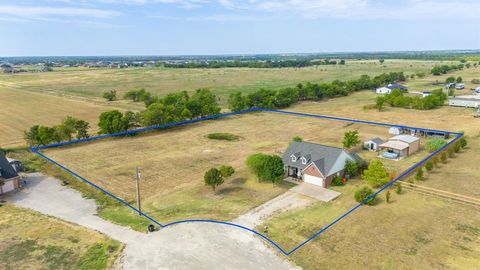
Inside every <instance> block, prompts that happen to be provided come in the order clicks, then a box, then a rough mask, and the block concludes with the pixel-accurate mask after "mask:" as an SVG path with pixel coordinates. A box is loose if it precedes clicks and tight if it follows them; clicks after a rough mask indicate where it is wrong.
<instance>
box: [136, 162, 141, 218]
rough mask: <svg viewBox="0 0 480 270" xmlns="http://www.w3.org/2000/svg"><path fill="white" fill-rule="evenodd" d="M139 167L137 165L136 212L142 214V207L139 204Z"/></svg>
mask: <svg viewBox="0 0 480 270" xmlns="http://www.w3.org/2000/svg"><path fill="white" fill-rule="evenodd" d="M140 176H141V173H140V168H139V167H138V166H137V203H138V214H139V215H140V216H141V215H142V208H141V204H140Z"/></svg>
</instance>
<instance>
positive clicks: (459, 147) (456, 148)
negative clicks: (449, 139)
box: [453, 142, 462, 153]
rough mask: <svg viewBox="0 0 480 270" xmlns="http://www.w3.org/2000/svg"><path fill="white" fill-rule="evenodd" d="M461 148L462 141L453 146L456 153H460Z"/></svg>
mask: <svg viewBox="0 0 480 270" xmlns="http://www.w3.org/2000/svg"><path fill="white" fill-rule="evenodd" d="M460 149H462V145H461V144H460V142H457V143H456V144H455V145H454V146H453V150H454V151H455V153H458V152H460Z"/></svg>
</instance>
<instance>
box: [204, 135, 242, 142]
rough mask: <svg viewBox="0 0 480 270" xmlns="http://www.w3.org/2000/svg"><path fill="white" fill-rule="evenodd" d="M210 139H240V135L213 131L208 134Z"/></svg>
mask: <svg viewBox="0 0 480 270" xmlns="http://www.w3.org/2000/svg"><path fill="white" fill-rule="evenodd" d="M207 138H209V139H210V140H222V141H238V140H239V139H240V136H238V135H235V134H231V133H211V134H208V135H207Z"/></svg>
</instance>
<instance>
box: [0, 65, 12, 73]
mask: <svg viewBox="0 0 480 270" xmlns="http://www.w3.org/2000/svg"><path fill="white" fill-rule="evenodd" d="M0 69H1V70H2V72H3V73H12V72H13V66H12V65H10V64H8V63H3V64H0Z"/></svg>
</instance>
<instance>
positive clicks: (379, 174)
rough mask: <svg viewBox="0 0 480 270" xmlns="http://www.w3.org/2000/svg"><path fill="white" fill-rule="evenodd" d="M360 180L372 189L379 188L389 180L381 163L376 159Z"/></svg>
mask: <svg viewBox="0 0 480 270" xmlns="http://www.w3.org/2000/svg"><path fill="white" fill-rule="evenodd" d="M362 179H363V180H365V181H367V182H368V183H369V184H370V185H372V186H373V187H379V186H382V185H385V184H386V183H388V181H389V179H390V178H389V175H388V172H387V170H386V169H385V167H384V166H383V163H382V162H381V161H380V160H378V159H374V160H372V162H370V164H369V165H368V168H367V169H366V170H365V171H364V172H363V176H362Z"/></svg>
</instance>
